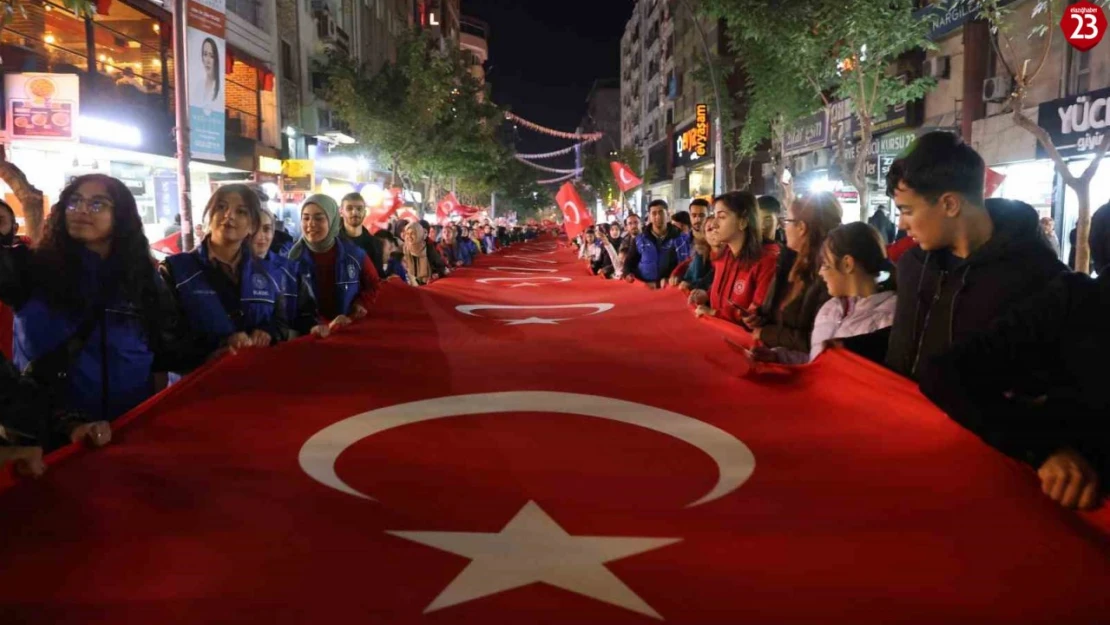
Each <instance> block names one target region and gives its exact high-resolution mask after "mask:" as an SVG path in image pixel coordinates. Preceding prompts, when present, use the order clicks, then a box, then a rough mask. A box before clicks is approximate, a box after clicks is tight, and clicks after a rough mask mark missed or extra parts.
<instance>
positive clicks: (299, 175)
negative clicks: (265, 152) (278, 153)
mask: <svg viewBox="0 0 1110 625" xmlns="http://www.w3.org/2000/svg"><path fill="white" fill-rule="evenodd" d="M281 175H282V177H283V180H284V182H285V184H284V185H283V187H282V188H283V190H284V191H285V192H286V193H293V192H297V191H300V192H304V193H311V192H312V183H313V179H314V178H315V176H316V168H315V163H314V161H309V160H291V161H282V163H281Z"/></svg>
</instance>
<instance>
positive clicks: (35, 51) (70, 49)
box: [0, 2, 89, 73]
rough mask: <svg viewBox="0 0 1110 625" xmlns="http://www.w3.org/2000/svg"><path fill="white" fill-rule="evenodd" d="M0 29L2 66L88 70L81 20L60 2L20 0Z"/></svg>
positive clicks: (71, 71) (51, 69) (43, 70)
mask: <svg viewBox="0 0 1110 625" xmlns="http://www.w3.org/2000/svg"><path fill="white" fill-rule="evenodd" d="M18 6H19V8H20V9H22V11H20V10H16V11H14V12H13V14H12V16H11V18H10V19H8V20H7V22H6V24H5V26H4V31H3V33H0V54H2V55H3V57H2V58H3V59H4V65H3V67H4V69H5V70H8V71H21V72H57V73H77V72H85V71H87V70H88V67H89V62H88V41H87V39H86V36H85V20H83V19H80V18H78V17H77V16H75V15H74V14H73V13H70V12H69V11H68V10H66V9H64V8H62V7H61V5H60V4H58V5H55V4H50V3H45V4H33V3H29V2H23V3H20V4H19V5H18Z"/></svg>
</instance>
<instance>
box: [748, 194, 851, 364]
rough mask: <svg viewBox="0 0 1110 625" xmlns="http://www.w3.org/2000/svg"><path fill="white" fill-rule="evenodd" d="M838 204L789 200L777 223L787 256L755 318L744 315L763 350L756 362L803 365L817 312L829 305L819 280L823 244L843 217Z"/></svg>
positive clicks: (814, 198)
mask: <svg viewBox="0 0 1110 625" xmlns="http://www.w3.org/2000/svg"><path fill="white" fill-rule="evenodd" d="M843 214H844V213H843V210H842V209H841V208H840V202H839V201H837V199H836V197H835V196H833V195H832V194H831V193H816V194H814V195H810V196H808V197H805V198H803V199H799V200H795V201H794V203H793V204H791V205H790V208H789V209H788V210H787V212H786V217H785V218H784V219H783V220H782V222H783V224H784V230H785V231H786V246H787V248H788V250H789V251H788V252H786V253H784V254H783V256H782V257H781V258H780V261H782V262H780V263H779V267H778V270H777V272H776V273H777V275H776V277H775V281H774V286H773V287H772V291H771V292H770V293H769V294H768V296H767V298H766V299H765V300H764V306H763V307H762V308H761V309H760V311H759V312H758V313H755V314H750V315H747V316H745V318H744V321H745V323H747V324H748V325H749V326H750V327H752V328H753V329H754V331H753V336H754V337H755V338H756V339H757V340H758V341H760V342H761V343H762V347H764V348H765V349H758V350H756V351H755V352H754V355H755V356H756V357H757V358H758V359H761V360H770V361H778V362H783V363H788V364H800V363H805V362H808V361H809V356H810V340H811V338H812V334H813V325H814V322H815V321H816V319H817V312H818V311H819V310H821V307H822V306H824V305H825V302H827V301H829V297H830V295H829V289H828V286H827V285H826V284H825V280H824V279H823V278H822V277H821V275H820V273H819V272H820V268H821V257H822V253H823V252H822V250H823V249H824V245H825V239H826V238H827V237H828V236H829V233H830V232H832V231H833V230H834V229H835V228H837V227H839V226H840V223H841V220H842V218H843Z"/></svg>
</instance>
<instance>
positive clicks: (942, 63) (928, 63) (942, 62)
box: [921, 56, 952, 80]
mask: <svg viewBox="0 0 1110 625" xmlns="http://www.w3.org/2000/svg"><path fill="white" fill-rule="evenodd" d="M951 70H952V57H950V56H934V57H931V58H928V59H925V63H924V65H923V66H922V68H921V75H922V76H924V77H926V78H936V79H938V80H939V79H941V78H948V75H949V73H950V72H951Z"/></svg>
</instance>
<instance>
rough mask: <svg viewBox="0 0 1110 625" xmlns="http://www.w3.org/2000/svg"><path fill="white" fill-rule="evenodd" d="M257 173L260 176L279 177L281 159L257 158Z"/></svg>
mask: <svg viewBox="0 0 1110 625" xmlns="http://www.w3.org/2000/svg"><path fill="white" fill-rule="evenodd" d="M258 172H259V173H262V174H274V175H278V176H280V175H281V159H280V158H273V157H270V156H259V157H258Z"/></svg>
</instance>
